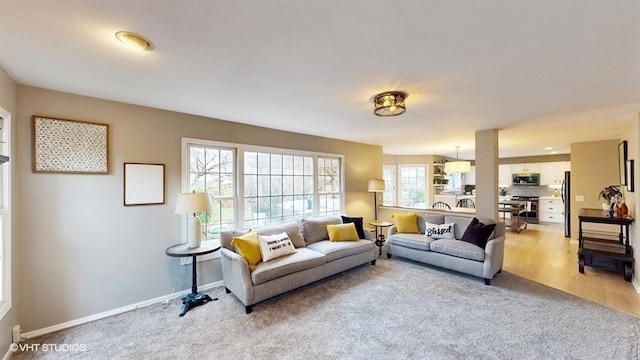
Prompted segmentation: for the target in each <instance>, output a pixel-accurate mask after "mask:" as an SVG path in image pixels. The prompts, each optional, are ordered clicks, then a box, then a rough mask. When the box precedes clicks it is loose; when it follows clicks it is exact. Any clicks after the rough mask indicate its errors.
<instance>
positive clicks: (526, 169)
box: [511, 163, 542, 174]
mask: <svg viewBox="0 0 640 360" xmlns="http://www.w3.org/2000/svg"><path fill="white" fill-rule="evenodd" d="M540 171H542V169H541V167H540V164H538V163H532V164H513V165H511V173H513V174H518V173H529V174H530V173H534V174H539V173H540Z"/></svg>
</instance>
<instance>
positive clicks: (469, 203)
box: [456, 199, 476, 209]
mask: <svg viewBox="0 0 640 360" xmlns="http://www.w3.org/2000/svg"><path fill="white" fill-rule="evenodd" d="M456 207H459V208H473V209H475V208H476V203H474V202H473V200H471V199H460V200H458V203H457V204H456Z"/></svg>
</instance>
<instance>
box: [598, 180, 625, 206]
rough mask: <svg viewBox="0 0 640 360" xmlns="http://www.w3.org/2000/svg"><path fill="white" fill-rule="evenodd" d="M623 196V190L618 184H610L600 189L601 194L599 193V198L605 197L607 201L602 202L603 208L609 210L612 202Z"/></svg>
mask: <svg viewBox="0 0 640 360" xmlns="http://www.w3.org/2000/svg"><path fill="white" fill-rule="evenodd" d="M621 197H622V192H621V191H620V189H619V188H618V186H617V185H609V186H607V187H605V188H604V189H602V190H600V194H598V198H599V199H603V200H605V201H606V203H603V204H602V209H603V210H609V209H610V208H611V206H612V204H615V203H616V202H617V201H618V199H620V198H621Z"/></svg>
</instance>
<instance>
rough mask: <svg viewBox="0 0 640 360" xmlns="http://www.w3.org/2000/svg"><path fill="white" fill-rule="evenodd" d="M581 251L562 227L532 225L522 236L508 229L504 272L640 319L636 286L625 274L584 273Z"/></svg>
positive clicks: (587, 269) (588, 271) (589, 269)
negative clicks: (580, 266) (579, 253)
mask: <svg viewBox="0 0 640 360" xmlns="http://www.w3.org/2000/svg"><path fill="white" fill-rule="evenodd" d="M577 252H578V244H577V243H571V242H570V241H569V239H568V238H565V237H564V230H563V228H562V226H553V225H533V224H529V225H528V228H527V229H526V230H523V231H521V232H520V234H518V233H516V232H514V231H510V230H509V229H507V239H506V241H505V255H504V266H503V269H504V270H505V271H508V272H510V273H512V274H516V275H519V276H522V277H524V278H527V279H530V280H533V281H536V282H539V283H541V284H544V285H547V286H551V287H553V288H556V289H559V290H562V291H565V292H568V293H571V294H574V295H577V296H579V297H582V298H585V299H588V300H591V301H595V302H597V303H600V304H602V305H605V306H608V307H611V308H614V309H617V310H620V311H624V312H627V313H630V314H634V315H636V316H640V294H638V293H637V292H636V290H635V288H634V287H633V285H632V284H631V283H630V282H627V281H624V279H623V278H622V274H621V273H616V272H610V271H607V270H601V269H594V268H592V267H588V266H585V273H584V274H580V273H579V272H578V255H577ZM636 273H637V272H636ZM497 276H500V275H497Z"/></svg>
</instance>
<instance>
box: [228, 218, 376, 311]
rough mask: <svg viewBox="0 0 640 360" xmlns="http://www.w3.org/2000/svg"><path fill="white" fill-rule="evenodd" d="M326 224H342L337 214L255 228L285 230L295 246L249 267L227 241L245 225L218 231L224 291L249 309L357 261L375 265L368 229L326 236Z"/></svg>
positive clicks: (264, 232)
mask: <svg viewBox="0 0 640 360" xmlns="http://www.w3.org/2000/svg"><path fill="white" fill-rule="evenodd" d="M329 224H342V218H341V217H340V216H325V217H310V218H305V219H301V220H300V221H292V222H288V223H285V224H280V225H273V226H266V227H262V228H257V229H255V231H256V232H257V233H258V235H273V234H278V233H282V232H286V233H287V235H288V236H289V238H290V239H291V240H292V242H293V244H294V246H295V248H296V250H297V251H296V252H295V253H293V254H289V255H285V256H282V257H279V258H276V259H273V260H270V261H267V262H262V261H260V262H259V263H258V264H257V265H256V268H255V270H254V271H251V272H250V271H249V265H248V263H247V260H246V259H245V258H244V257H242V256H241V255H239V254H238V253H236V249H235V247H234V246H232V245H231V241H232V240H233V238H234V237H236V236H240V235H243V234H246V233H247V232H248V230H240V231H238V230H234V231H223V232H221V234H220V243H221V245H222V250H221V261H222V277H223V280H224V286H225V290H226V292H227V293H233V294H234V295H235V296H236V297H237V298H238V299H239V300H240V301H241V302H242V303H243V304H244V305H245V311H246V313H247V314H249V313H251V311H252V309H253V305H254V304H256V303H258V302H260V301H263V300H266V299H268V298H271V297H273V296H276V295H279V294H282V293H285V292H287V291H290V290H293V289H295V288H298V287H300V286H303V285H306V284H309V283H312V282H314V281H317V280H320V279H323V278H326V277H328V276H331V275H334V274H337V273H339V272H342V271H345V270H347V269H350V268H353V267H356V266H359V265H362V264H366V263H369V262H370V263H371V264H372V265H375V261H376V259H377V257H378V251H377V248H376V246H375V244H374V243H373V242H372V240H371V234H370V233H369V232H368V231H365V232H364V235H365V238H366V239H360V240H357V241H339V242H331V241H329V240H328V239H329V236H328V233H327V230H326V226H327V225H329Z"/></svg>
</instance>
